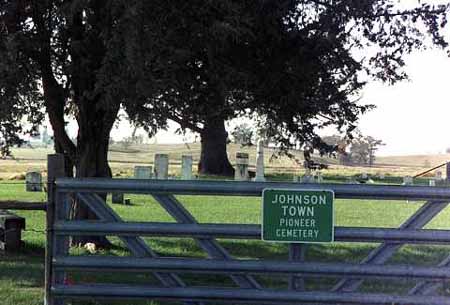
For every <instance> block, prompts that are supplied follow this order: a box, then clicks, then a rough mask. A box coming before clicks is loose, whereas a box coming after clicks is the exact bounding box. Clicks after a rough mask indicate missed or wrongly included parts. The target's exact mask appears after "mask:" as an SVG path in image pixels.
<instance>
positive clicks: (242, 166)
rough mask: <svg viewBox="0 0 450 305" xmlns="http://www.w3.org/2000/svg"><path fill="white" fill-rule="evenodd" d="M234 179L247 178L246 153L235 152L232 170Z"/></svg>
mask: <svg viewBox="0 0 450 305" xmlns="http://www.w3.org/2000/svg"><path fill="white" fill-rule="evenodd" d="M234 180H237V181H247V180H248V154H247V153H239V152H238V153H236V169H235V171H234Z"/></svg>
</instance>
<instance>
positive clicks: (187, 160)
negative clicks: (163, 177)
mask: <svg viewBox="0 0 450 305" xmlns="http://www.w3.org/2000/svg"><path fill="white" fill-rule="evenodd" d="M192 163H193V159H192V156H191V155H183V156H181V179H183V180H192Z"/></svg>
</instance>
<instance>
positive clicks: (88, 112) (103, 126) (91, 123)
mask: <svg viewBox="0 0 450 305" xmlns="http://www.w3.org/2000/svg"><path fill="white" fill-rule="evenodd" d="M80 109H81V111H80V113H79V116H78V118H77V119H78V121H79V126H80V127H79V131H78V137H77V159H76V163H75V169H76V174H75V176H76V177H77V178H84V177H105V178H111V177H112V173H111V168H110V167H109V164H108V148H109V134H110V131H111V128H112V126H113V124H114V121H115V118H116V116H117V112H118V106H117V108H114V107H111V109H108V110H103V111H102V110H97V111H93V110H92V109H91V108H90V107H89V106H88V105H87V106H86V109H84V107H80ZM98 195H100V197H102V198H103V199H104V200H105V201H106V197H107V194H106V193H98ZM72 218H73V219H83V220H86V219H98V218H97V216H96V215H95V214H94V213H93V212H92V211H90V209H89V208H88V207H87V206H86V205H85V204H83V203H82V202H80V201H77V200H75V201H74V205H73V209H72ZM88 242H91V243H95V244H96V245H97V246H100V247H108V246H110V245H111V244H110V243H109V241H108V240H107V239H106V238H105V237H95V236H83V237H82V238H76V239H73V241H72V243H73V244H86V243H88Z"/></svg>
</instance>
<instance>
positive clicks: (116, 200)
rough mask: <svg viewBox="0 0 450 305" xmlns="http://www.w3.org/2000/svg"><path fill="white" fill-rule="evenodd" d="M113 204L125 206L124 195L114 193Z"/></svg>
mask: <svg viewBox="0 0 450 305" xmlns="http://www.w3.org/2000/svg"><path fill="white" fill-rule="evenodd" d="M111 202H112V203H117V204H123V193H112V198H111Z"/></svg>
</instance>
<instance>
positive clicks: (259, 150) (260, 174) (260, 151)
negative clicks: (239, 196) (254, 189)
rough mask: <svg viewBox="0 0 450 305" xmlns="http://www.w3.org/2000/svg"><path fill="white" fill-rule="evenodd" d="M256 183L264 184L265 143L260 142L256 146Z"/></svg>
mask: <svg viewBox="0 0 450 305" xmlns="http://www.w3.org/2000/svg"><path fill="white" fill-rule="evenodd" d="M255 181H257V182H264V181H266V178H265V177H264V141H262V140H259V141H258V144H257V146H256V174H255Z"/></svg>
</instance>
